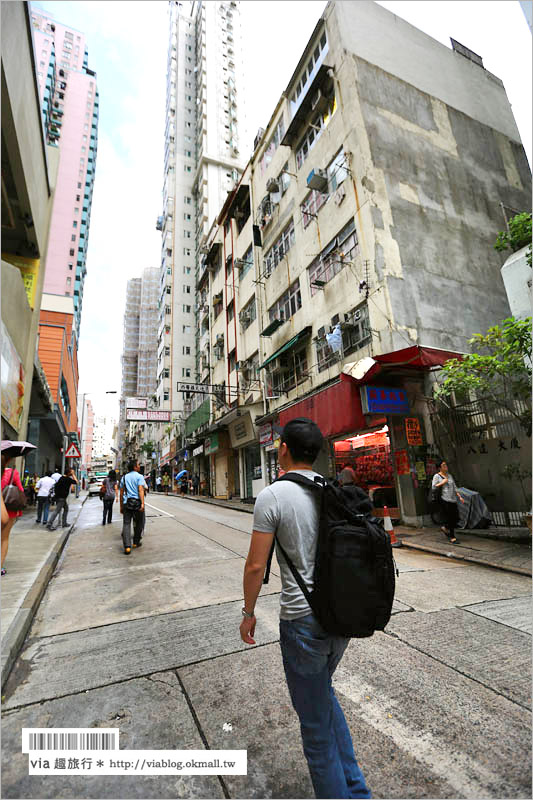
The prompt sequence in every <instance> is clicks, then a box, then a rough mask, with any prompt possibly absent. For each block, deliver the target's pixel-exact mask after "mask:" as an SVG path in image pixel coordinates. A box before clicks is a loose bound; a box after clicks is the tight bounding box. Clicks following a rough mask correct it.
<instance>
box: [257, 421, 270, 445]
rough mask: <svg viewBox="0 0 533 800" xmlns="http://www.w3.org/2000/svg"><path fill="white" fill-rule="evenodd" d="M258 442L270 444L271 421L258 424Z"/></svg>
mask: <svg viewBox="0 0 533 800" xmlns="http://www.w3.org/2000/svg"><path fill="white" fill-rule="evenodd" d="M259 444H263V445H267V444H272V423H271V422H268V423H267V424H266V425H260V426H259Z"/></svg>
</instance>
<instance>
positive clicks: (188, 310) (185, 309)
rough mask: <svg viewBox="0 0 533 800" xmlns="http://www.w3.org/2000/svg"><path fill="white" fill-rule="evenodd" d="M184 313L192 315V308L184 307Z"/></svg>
mask: <svg viewBox="0 0 533 800" xmlns="http://www.w3.org/2000/svg"><path fill="white" fill-rule="evenodd" d="M183 313H184V314H190V313H191V307H190V306H188V305H184V306H183Z"/></svg>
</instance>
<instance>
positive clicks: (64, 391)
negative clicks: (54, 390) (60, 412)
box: [59, 376, 70, 417]
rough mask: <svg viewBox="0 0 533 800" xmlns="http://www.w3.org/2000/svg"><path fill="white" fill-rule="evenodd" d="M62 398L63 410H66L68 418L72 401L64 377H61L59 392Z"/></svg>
mask: <svg viewBox="0 0 533 800" xmlns="http://www.w3.org/2000/svg"><path fill="white" fill-rule="evenodd" d="M59 393H60V396H61V403H62V404H63V408H64V409H65V414H66V415H67V417H69V416H70V401H69V396H68V386H67V382H66V380H65V379H64V377H63V376H61V387H60V390H59Z"/></svg>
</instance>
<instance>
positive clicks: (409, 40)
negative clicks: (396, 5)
mask: <svg viewBox="0 0 533 800" xmlns="http://www.w3.org/2000/svg"><path fill="white" fill-rule="evenodd" d="M332 15H335V16H336V17H337V19H338V29H339V31H340V33H341V41H342V46H343V47H344V48H345V49H346V50H347V51H348V52H350V53H353V54H355V55H356V56H358V57H359V58H361V59H364V60H365V61H367V62H369V63H370V64H375V65H377V66H379V67H380V68H381V69H382V70H384V71H385V72H388V73H390V74H392V75H396V76H397V77H398V78H400V79H401V80H403V81H405V82H406V83H409V84H410V85H411V86H414V87H416V88H417V89H419V90H421V91H422V92H425V93H427V94H429V95H432V96H433V97H436V98H438V99H439V100H441V101H443V102H444V103H446V104H447V105H449V106H452V107H453V108H455V109H457V110H458V111H462V112H463V113H464V114H467V115H468V116H470V117H472V118H473V119H476V120H478V121H479V122H481V123H483V124H484V125H488V126H490V127H491V128H494V129H495V130H497V131H500V132H501V133H503V134H505V135H506V136H508V137H510V138H511V139H513V140H514V141H517V142H519V141H520V135H519V133H518V129H517V127H516V123H515V121H514V118H513V115H512V112H511V106H510V104H509V101H508V99H507V95H506V94H505V89H504V88H503V84H502V82H501V80H500V79H499V78H497V77H496V76H494V75H492V74H491V73H490V72H488V71H487V70H484V69H482V68H481V67H479V66H478V65H477V64H474V63H473V62H471V61H470V60H469V59H467V58H465V57H464V56H461V55H460V54H459V53H455V52H454V51H453V50H451V48H450V47H447V46H446V45H443V44H441V43H440V42H437V41H436V40H435V39H432V38H431V36H428V35H427V34H426V33H423V32H422V31H420V30H418V28H415V27H414V26H413V25H410V24H409V23H408V22H406V21H405V20H403V19H401V17H398V16H396V15H395V14H393V13H392V12H391V11H388V10H387V9H385V8H383V7H382V6H379V5H378V4H377V3H374V2H373V1H372V0H358V2H344V1H343V0H341V2H334V3H330V4H329V5H328V7H327V9H326V12H325V16H326V19H329V18H330V17H331V16H332ZM462 44H464V45H465V46H466V47H468V42H462ZM479 55H481V56H482V57H483V53H480V54H479Z"/></svg>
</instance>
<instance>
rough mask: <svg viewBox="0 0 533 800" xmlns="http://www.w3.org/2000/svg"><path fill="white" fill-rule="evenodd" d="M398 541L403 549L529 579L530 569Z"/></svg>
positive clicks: (403, 540)
mask: <svg viewBox="0 0 533 800" xmlns="http://www.w3.org/2000/svg"><path fill="white" fill-rule="evenodd" d="M400 537H401V534H400ZM400 541H401V542H402V546H403V547H409V548H411V550H422V551H423V552H425V553H433V555H436V556H443V558H451V559H455V560H456V561H469V562H470V563H472V564H479V565H480V566H482V567H493V569H501V570H503V571H504V572H515V573H516V574H517V575H526V576H527V577H528V578H531V572H532V571H531V569H529V570H528V569H525V568H524V567H513V566H511V565H508V564H497V563H496V562H495V561H483V560H482V559H481V558H476V557H475V556H467V555H464V554H462V553H458V552H456V551H455V550H454V552H453V553H443V552H442V550H439V549H438V548H436V547H432V546H431V545H427V544H414V543H412V542H406V541H405V539H401V538H400Z"/></svg>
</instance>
